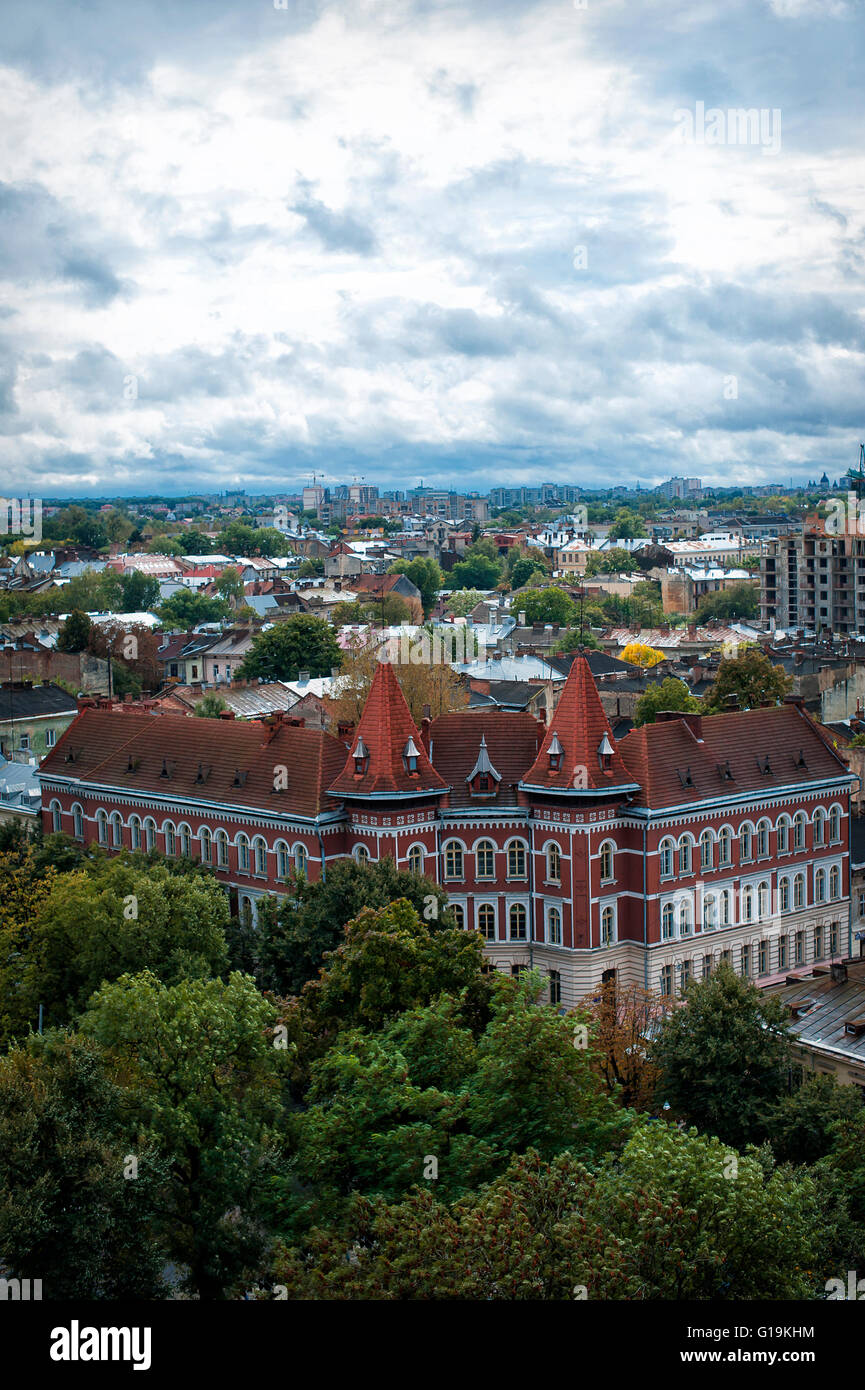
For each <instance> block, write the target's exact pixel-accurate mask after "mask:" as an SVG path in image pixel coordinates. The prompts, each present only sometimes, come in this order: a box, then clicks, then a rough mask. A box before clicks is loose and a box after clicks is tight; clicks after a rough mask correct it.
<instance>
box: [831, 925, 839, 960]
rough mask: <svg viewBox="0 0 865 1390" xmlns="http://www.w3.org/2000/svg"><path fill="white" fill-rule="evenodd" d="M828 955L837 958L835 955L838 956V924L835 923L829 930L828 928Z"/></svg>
mask: <svg viewBox="0 0 865 1390" xmlns="http://www.w3.org/2000/svg"><path fill="white" fill-rule="evenodd" d="M829 954H830V956H837V954H838V923H837V922H833V923H832V925H831V926H830V928H829Z"/></svg>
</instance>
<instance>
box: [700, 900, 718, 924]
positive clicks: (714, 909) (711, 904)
mask: <svg viewBox="0 0 865 1390" xmlns="http://www.w3.org/2000/svg"><path fill="white" fill-rule="evenodd" d="M717 925H718V904H717V901H716V899H715V894H714V893H707V894H706V896H705V897H704V899H703V930H704V931H714V929H715V927H717Z"/></svg>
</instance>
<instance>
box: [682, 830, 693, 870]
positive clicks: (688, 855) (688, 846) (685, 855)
mask: <svg viewBox="0 0 865 1390" xmlns="http://www.w3.org/2000/svg"><path fill="white" fill-rule="evenodd" d="M692 862H693V841H692V839H691V837H690V835H683V836H682V838H681V840H680V841H679V873H680V874H689V873H690V872H691V864H692Z"/></svg>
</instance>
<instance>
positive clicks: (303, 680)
mask: <svg viewBox="0 0 865 1390" xmlns="http://www.w3.org/2000/svg"><path fill="white" fill-rule="evenodd" d="M297 683H298V685H308V684H309V672H308V671H298V673H297Z"/></svg>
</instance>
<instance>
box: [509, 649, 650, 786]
mask: <svg viewBox="0 0 865 1390" xmlns="http://www.w3.org/2000/svg"><path fill="white" fill-rule="evenodd" d="M605 739H606V740H607V743H605V742H604V740H605ZM557 745H558V746H559V747H560V748H561V753H560V754H559V755H558V757H557V758H556V759H555V761H556V764H557V765H556V766H554V767H553V766H551V765H550V764H551V759H550V754H551V753H553V754H555V753H556V746H557ZM604 754H608V759H605V758H604V756H603V755H604ZM607 761H608V762H609V766H605V763H606V762H607ZM522 786H523V787H524V788H525V789H526V790H536V791H550V792H561V793H565V794H569V795H574V796H579V795H583V796H585V794H586V793H587V792H597V791H615V790H617V789H620V790H625V789H633V790H637V788H636V787H635V786H634V778H633V777H632V776H631V774H630V773H629V771H628V769H627V767H626V766H625V764H624V763H623V761H622V758H621V755H620V754H619V752H618V749H617V748H616V743H615V740H614V739H613V734H612V730H611V729H610V724H609V721H608V719H607V716H606V714H605V713H604V707H603V705H602V704H601V700H600V696H599V695H598V692H597V688H596V686H595V682H594V681H593V679H592V673H591V671H590V670H589V663H588V662H587V661H586V659H585V657H583V656H580V657H577V660H576V661H575V662H574V663H573V665H572V666H571V669H570V672H569V673H568V679H567V680H566V682H565V687H564V690H563V691H562V693H561V696H560V697H559V703H558V704H557V705H556V708H555V710H554V711H553V714H552V717H551V719H550V725H549V728H548V730H547V733H546V737H545V738H544V741H543V743H542V744H541V750H540V752H539V753H538V756H537V757H536V758H535V761H534V763H533V764H532V766H531V767H530V768H529V771H528V772H527V773H526V775H525V777H524V778H523V782H522Z"/></svg>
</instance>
